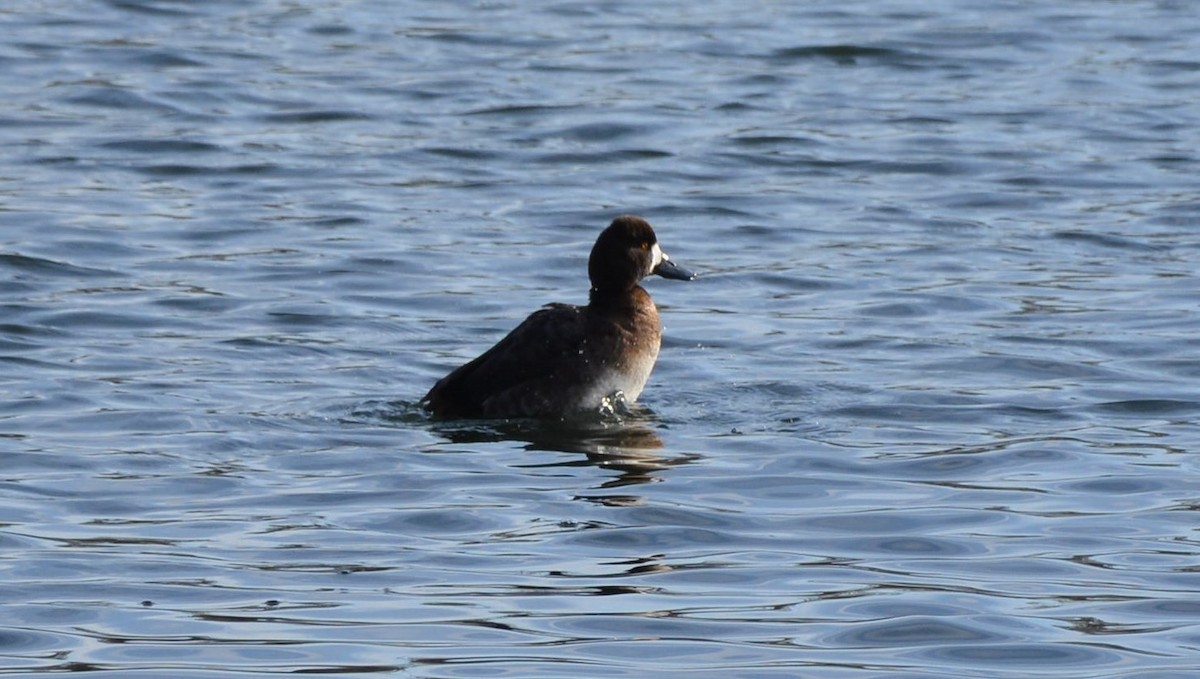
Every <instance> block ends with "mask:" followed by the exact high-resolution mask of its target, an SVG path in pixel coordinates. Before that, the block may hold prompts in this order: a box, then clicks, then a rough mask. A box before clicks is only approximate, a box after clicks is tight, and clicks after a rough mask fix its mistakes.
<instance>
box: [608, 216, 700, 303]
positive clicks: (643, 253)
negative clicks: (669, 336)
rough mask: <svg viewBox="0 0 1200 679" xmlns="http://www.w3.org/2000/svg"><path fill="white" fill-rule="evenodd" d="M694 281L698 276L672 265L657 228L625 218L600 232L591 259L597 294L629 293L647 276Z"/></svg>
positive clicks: (617, 219) (634, 218)
mask: <svg viewBox="0 0 1200 679" xmlns="http://www.w3.org/2000/svg"><path fill="white" fill-rule="evenodd" d="M651 274H656V275H659V276H662V277H663V278H672V279H675V280H680V281H690V280H692V279H693V278H695V277H696V274H694V273H692V272H691V271H688V270H687V269H684V268H683V267H681V266H678V265H677V264H675V262H672V261H671V259H670V258H669V257H667V253H665V252H663V251H662V248H661V247H659V245H658V237H657V236H655V235H654V229H653V228H652V227H651V226H650V223H649V222H647V221H646V220H645V219H642V218H641V217H638V216H636V215H621V216H620V217H617V218H616V219H614V220H613V221H612V224H609V225H608V228H607V229H605V230H604V231H602V232H601V233H600V237H599V238H597V239H596V244H595V245H594V246H592V254H591V256H589V257H588V278H590V279H591V281H592V291H593V292H625V291H627V290H630V289H632V288H633V287H634V286H635V285H637V284H638V281H640V280H642V279H643V278H645V277H646V276H649V275H651Z"/></svg>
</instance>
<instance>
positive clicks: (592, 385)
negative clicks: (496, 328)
mask: <svg viewBox="0 0 1200 679" xmlns="http://www.w3.org/2000/svg"><path fill="white" fill-rule="evenodd" d="M638 292H641V294H642V295H644V294H645V293H644V291H641V290H640V288H639V289H638ZM646 300H647V301H649V296H648V295H647V296H646ZM659 338H660V328H659V323H658V314H657V310H655V309H654V306H653V303H652V302H651V303H650V304H649V312H648V313H646V312H645V311H643V312H642V313H636V314H634V315H633V316H630V317H629V318H622V319H617V318H615V317H614V315H613V314H609V313H604V312H603V311H598V310H597V309H594V308H589V307H578V306H572V305H569V304H548V305H546V306H545V307H542V308H541V309H539V310H538V311H536V312H534V313H533V314H531V315H530V316H529V318H527V319H525V321H524V322H523V323H521V324H520V325H518V326H517V327H516V328H515V329H514V330H513V331H512V332H510V333H509V334H508V335H507V336H505V337H504V339H502V340H500V341H499V342H498V343H496V345H495V346H494V347H492V348H491V349H489V350H487V351H486V352H484V353H483V354H482V355H481V356H479V357H478V358H476V359H475V360H473V361H471V362H470V363H467V364H466V365H464V366H462V367H460V368H458V369H457V370H455V371H454V372H452V373H450V374H449V375H447V376H446V377H444V378H442V379H441V380H439V381H438V383H437V384H435V385H433V388H432V389H430V390H429V393H428V394H426V395H425V398H424V399H422V400H423V402H424V403H425V406H426V408H427V409H428V410H429V412H430V413H432V414H433V415H435V416H438V417H466V418H497V417H563V416H566V415H568V414H570V413H571V412H575V411H580V410H586V409H592V408H596V407H598V406H599V403H600V399H602V398H603V397H604V396H607V395H609V394H611V393H613V392H615V391H622V392H623V393H625V394H626V396H627V397H628V398H629V400H631V401H632V400H634V399H636V398H637V396H638V394H639V393H640V392H641V390H642V387H643V386H644V385H645V382H646V379H647V377H648V376H649V374H650V368H651V367H653V365H654V360H655V358H657V356H658V348H659V341H660V340H659Z"/></svg>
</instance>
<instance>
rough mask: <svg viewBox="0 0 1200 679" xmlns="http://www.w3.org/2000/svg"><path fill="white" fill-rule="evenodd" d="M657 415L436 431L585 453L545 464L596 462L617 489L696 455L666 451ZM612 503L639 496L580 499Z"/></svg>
mask: <svg viewBox="0 0 1200 679" xmlns="http://www.w3.org/2000/svg"><path fill="white" fill-rule="evenodd" d="M652 421H653V414H652V413H650V412H649V411H645V410H642V411H637V412H636V413H635V414H634V415H633V416H629V417H625V416H623V417H621V418H619V419H617V418H605V419H602V420H596V421H554V422H548V421H539V420H493V421H476V422H473V423H463V422H459V423H454V424H450V423H439V424H438V425H435V431H437V433H438V434H440V435H441V436H444V437H445V438H446V439H447V440H449V441H452V442H454V443H482V442H495V441H524V442H525V444H526V445H525V449H526V450H530V451H538V450H540V451H552V452H562V453H574V454H580V455H583V457H582V458H569V459H565V460H561V461H556V462H552V463H548V464H539V465H536V466H537V467H540V468H547V467H580V466H585V465H591V466H596V467H599V468H601V469H605V470H613V471H616V472H618V476H617V477H615V478H610V479H607V480H606V481H604V482H602V483H601V484H599V486H598V487H599V488H618V487H621V486H629V485H635V484H640V483H650V482H652V481H655V480H656V478H655V475H656V474H658V473H660V472H662V471H663V470H665V469H669V468H670V467H676V466H679V465H684V464H688V463H690V462H692V461H694V460H696V459H698V457H699V456H698V455H694V454H681V455H666V454H664V451H663V449H664V444H663V440H662V438H661V437H659V435H658V433H657V432H656V431H655V430H654V429H653V428H652V427H651V426H650V425H649V423H650V422H652ZM580 499H585V500H589V501H594V502H599V503H602V504H606V505H613V506H618V505H619V506H628V505H633V504H638V503H640V502H641V498H639V497H637V496H632V495H606V496H603V497H582V496H581V497H580Z"/></svg>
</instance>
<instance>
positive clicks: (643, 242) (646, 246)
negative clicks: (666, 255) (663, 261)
mask: <svg viewBox="0 0 1200 679" xmlns="http://www.w3.org/2000/svg"><path fill="white" fill-rule="evenodd" d="M642 249H643V250H649V249H650V244H649V243H647V242H646V241H642Z"/></svg>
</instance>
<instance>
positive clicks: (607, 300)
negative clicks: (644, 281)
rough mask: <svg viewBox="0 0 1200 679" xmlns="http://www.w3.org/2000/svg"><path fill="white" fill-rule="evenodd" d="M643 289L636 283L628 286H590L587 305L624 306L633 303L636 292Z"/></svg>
mask: <svg viewBox="0 0 1200 679" xmlns="http://www.w3.org/2000/svg"><path fill="white" fill-rule="evenodd" d="M639 291H641V292H642V294H645V291H644V290H642V288H641V287H640V286H638V285H634V286H632V287H629V288H615V289H614V288H595V287H594V288H592V289H591V290H589V291H588V306H592V307H604V308H613V307H626V306H630V305H632V304H633V303H634V300H635V299H637V297H638V292H639Z"/></svg>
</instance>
